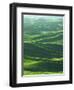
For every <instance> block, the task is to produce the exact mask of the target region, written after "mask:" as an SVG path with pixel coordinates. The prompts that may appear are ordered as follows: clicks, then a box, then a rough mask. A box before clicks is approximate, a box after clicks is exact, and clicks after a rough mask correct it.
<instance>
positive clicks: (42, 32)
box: [22, 14, 63, 76]
mask: <svg viewBox="0 0 74 90" xmlns="http://www.w3.org/2000/svg"><path fill="white" fill-rule="evenodd" d="M23 47H24V48H23V56H24V57H23V66H22V69H23V72H22V73H23V76H32V75H46V74H63V16H44V15H25V14H24V15H23Z"/></svg>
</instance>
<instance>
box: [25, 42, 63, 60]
mask: <svg viewBox="0 0 74 90" xmlns="http://www.w3.org/2000/svg"><path fill="white" fill-rule="evenodd" d="M26 56H29V57H39V58H60V57H63V50H62V45H56V44H54V45H53V44H46V46H44V45H40V46H39V45H35V44H31V43H24V58H25V57H26Z"/></svg>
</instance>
